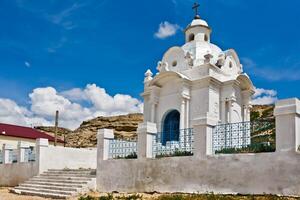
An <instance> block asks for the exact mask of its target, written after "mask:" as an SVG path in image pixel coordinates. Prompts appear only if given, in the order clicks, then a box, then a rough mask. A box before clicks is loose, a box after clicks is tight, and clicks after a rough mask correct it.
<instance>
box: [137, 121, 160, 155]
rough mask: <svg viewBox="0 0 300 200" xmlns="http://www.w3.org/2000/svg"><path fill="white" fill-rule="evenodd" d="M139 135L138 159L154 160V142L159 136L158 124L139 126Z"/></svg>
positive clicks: (147, 123)
mask: <svg viewBox="0 0 300 200" xmlns="http://www.w3.org/2000/svg"><path fill="white" fill-rule="evenodd" d="M137 134H138V141H137V151H138V152H137V154H138V159H143V158H153V157H154V156H155V155H154V154H153V142H154V137H155V135H156V134H157V128H156V124H155V123H151V122H144V123H140V124H139V125H138V129H137Z"/></svg>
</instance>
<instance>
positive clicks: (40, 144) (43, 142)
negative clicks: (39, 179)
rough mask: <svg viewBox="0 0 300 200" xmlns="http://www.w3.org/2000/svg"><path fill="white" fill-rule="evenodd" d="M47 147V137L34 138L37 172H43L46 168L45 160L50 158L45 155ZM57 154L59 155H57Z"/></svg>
mask: <svg viewBox="0 0 300 200" xmlns="http://www.w3.org/2000/svg"><path fill="white" fill-rule="evenodd" d="M48 147H49V141H48V139H44V138H38V139H36V157H35V159H36V162H37V164H38V172H37V173H38V174H41V173H43V172H44V171H46V170H48V166H47V160H48V159H51V158H48V157H46V155H45V151H47V148H48ZM57 156H59V155H57Z"/></svg>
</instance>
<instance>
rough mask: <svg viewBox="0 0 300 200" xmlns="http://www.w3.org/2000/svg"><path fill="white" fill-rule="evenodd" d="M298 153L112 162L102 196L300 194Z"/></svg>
mask: <svg viewBox="0 0 300 200" xmlns="http://www.w3.org/2000/svg"><path fill="white" fill-rule="evenodd" d="M299 163H300V155H299V154H296V153H295V152H281V153H261V154H238V155H219V156H211V157H207V158H206V159H197V158H195V157H193V156H192V157H177V158H176V157H174V158H162V159H147V160H140V159H136V160H107V161H102V162H101V165H99V167H98V169H97V185H98V186H97V188H98V190H99V191H101V192H112V191H118V192H154V191H157V192H189V193H191V192H193V193H199V192H200V193H206V192H214V193H241V194H263V193H272V194H281V195H299V194H300V167H299Z"/></svg>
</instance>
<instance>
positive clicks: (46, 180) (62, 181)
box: [30, 178, 88, 184]
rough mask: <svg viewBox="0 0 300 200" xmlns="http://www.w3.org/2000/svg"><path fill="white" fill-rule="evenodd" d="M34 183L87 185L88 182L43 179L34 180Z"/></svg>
mask: <svg viewBox="0 0 300 200" xmlns="http://www.w3.org/2000/svg"><path fill="white" fill-rule="evenodd" d="M30 181H32V182H34V181H35V182H49V183H71V184H72V183H74V184H87V183H88V181H79V180H57V179H42V178H32V179H30Z"/></svg>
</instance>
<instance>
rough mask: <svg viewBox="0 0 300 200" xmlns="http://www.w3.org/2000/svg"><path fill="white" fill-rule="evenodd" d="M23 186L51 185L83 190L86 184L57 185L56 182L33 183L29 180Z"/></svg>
mask: <svg viewBox="0 0 300 200" xmlns="http://www.w3.org/2000/svg"><path fill="white" fill-rule="evenodd" d="M23 184H29V185H49V186H58V187H65V186H68V187H75V188H82V187H83V186H84V184H75V183H55V182H53V183H52V182H42V181H41V182H40V181H31V180H28V181H26V182H25V183H23Z"/></svg>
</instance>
